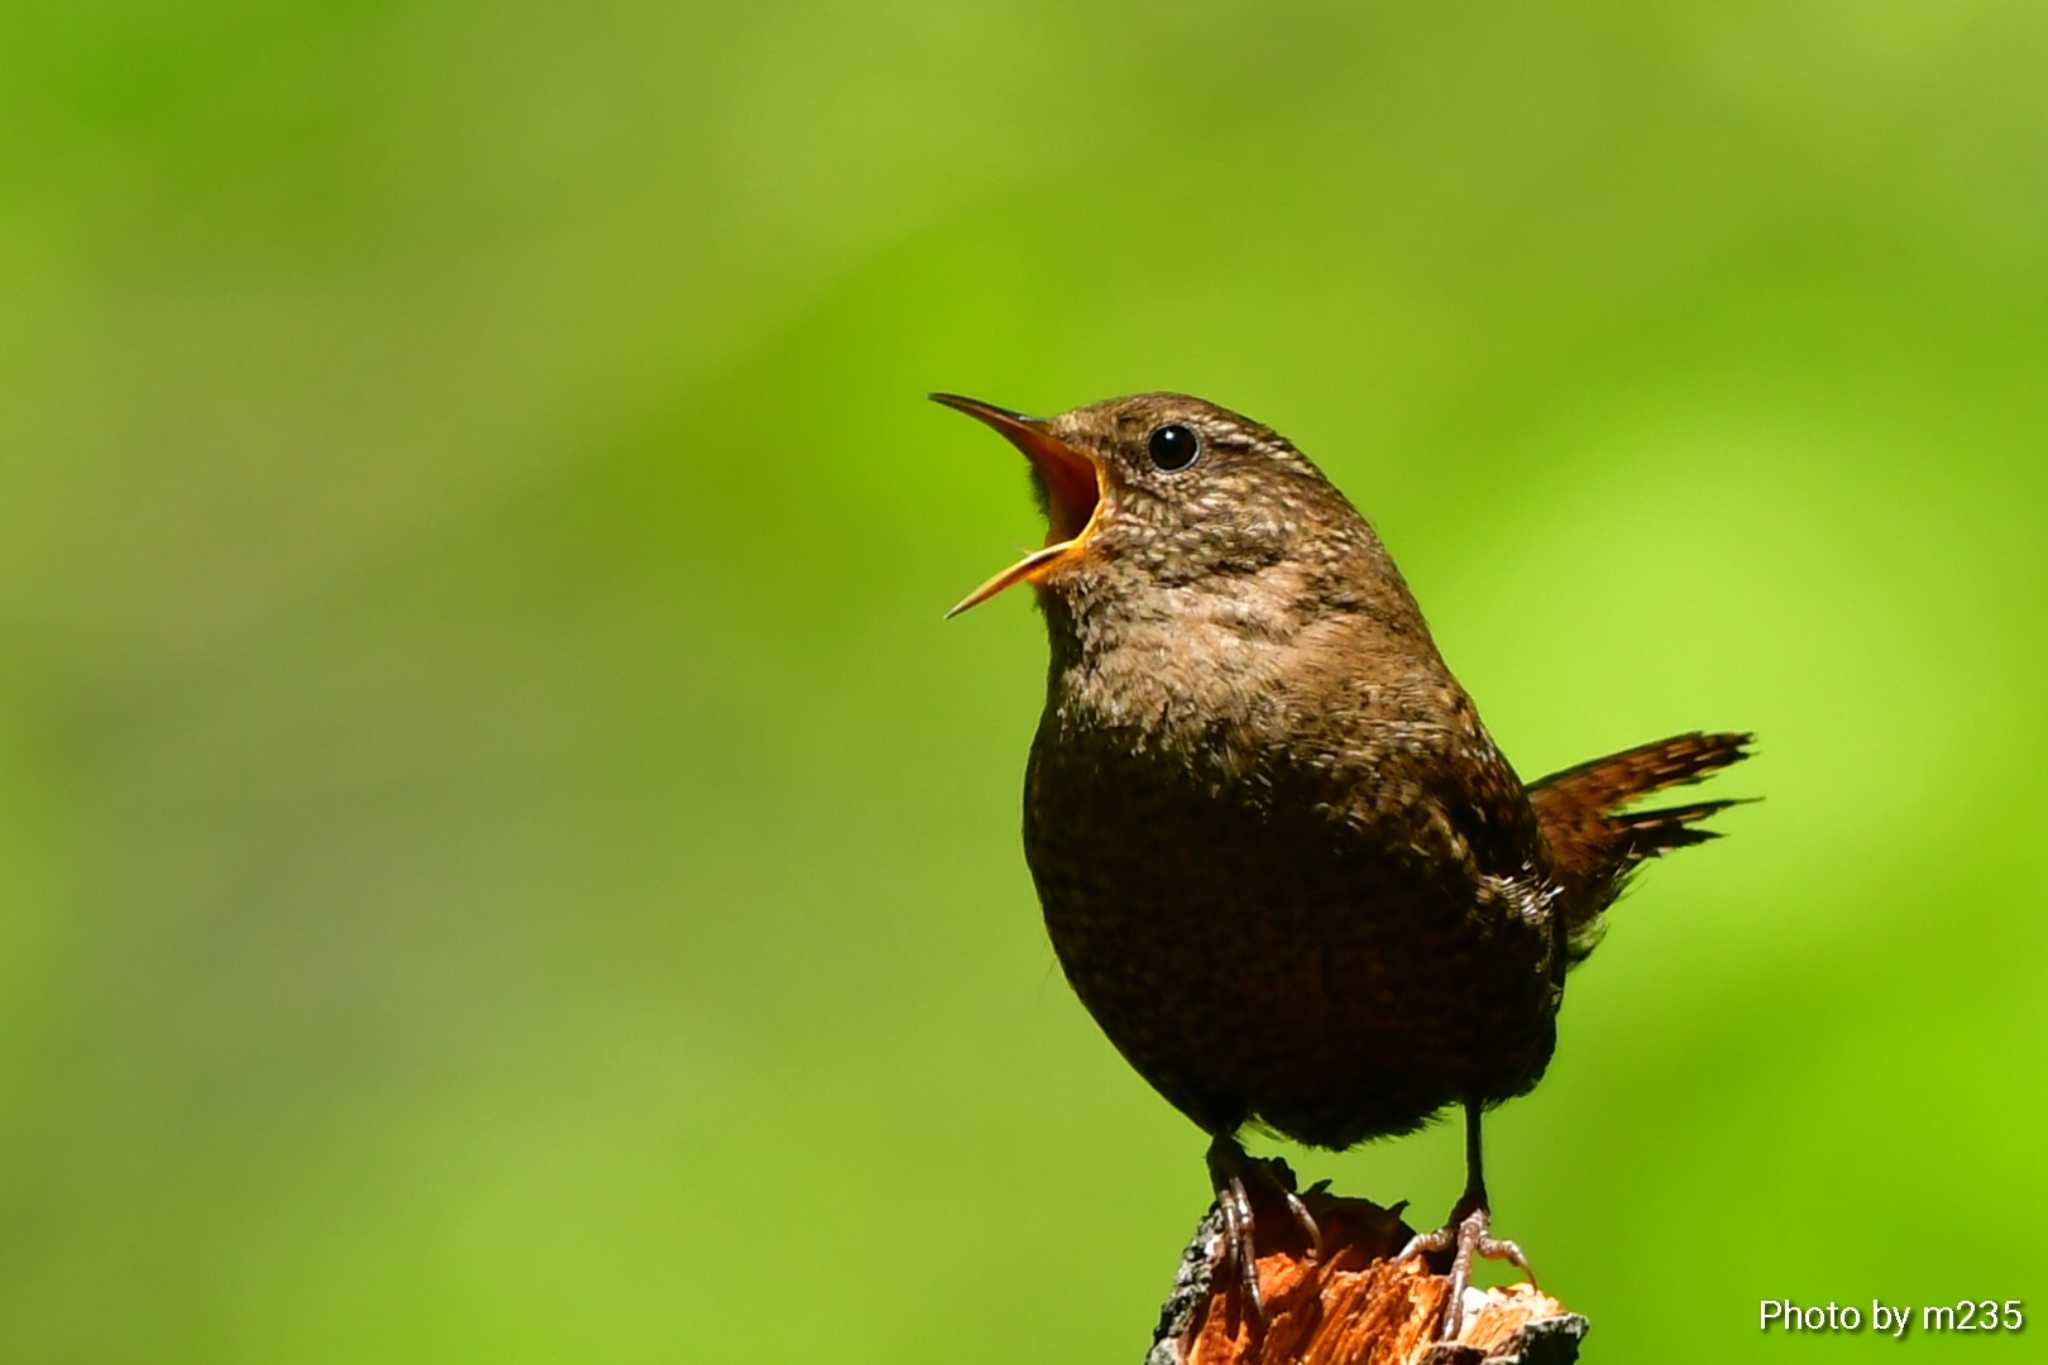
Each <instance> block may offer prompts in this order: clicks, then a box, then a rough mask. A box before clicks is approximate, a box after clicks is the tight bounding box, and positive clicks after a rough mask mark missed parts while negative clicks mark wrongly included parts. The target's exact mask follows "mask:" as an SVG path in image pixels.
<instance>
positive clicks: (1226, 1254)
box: [1208, 1133, 1323, 1326]
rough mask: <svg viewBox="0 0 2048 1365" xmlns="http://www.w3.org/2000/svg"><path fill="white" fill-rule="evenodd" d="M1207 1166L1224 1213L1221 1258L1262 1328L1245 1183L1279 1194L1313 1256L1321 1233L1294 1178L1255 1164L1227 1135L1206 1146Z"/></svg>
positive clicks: (1262, 1303)
mask: <svg viewBox="0 0 2048 1365" xmlns="http://www.w3.org/2000/svg"><path fill="white" fill-rule="evenodd" d="M1208 1162H1209V1184H1210V1187H1211V1188H1213V1189H1214V1190H1215V1191H1216V1206H1217V1207H1218V1208H1219V1209H1221V1210H1223V1259H1224V1261H1225V1262H1227V1263H1228V1262H1235V1263H1236V1266H1237V1276H1238V1284H1239V1285H1240V1286H1241V1287H1242V1288H1243V1290H1244V1304H1245V1313H1246V1316H1248V1317H1250V1318H1251V1319H1252V1320H1253V1321H1254V1322H1257V1323H1259V1324H1260V1325H1262V1326H1263V1325H1264V1323H1265V1321H1266V1301H1265V1299H1264V1298H1263V1297H1261V1296H1260V1294H1259V1264H1258V1255H1259V1253H1258V1247H1257V1246H1256V1245H1255V1243H1254V1240H1253V1235H1252V1230H1253V1223H1254V1219H1253V1217H1252V1199H1251V1191H1250V1189H1249V1188H1248V1186H1247V1184H1246V1182H1247V1181H1248V1180H1249V1181H1255V1182H1258V1183H1260V1184H1264V1185H1266V1186H1267V1187H1268V1188H1270V1189H1272V1190H1274V1191H1276V1192H1277V1193H1278V1194H1279V1195H1280V1197H1281V1199H1282V1200H1283V1201H1284V1202H1285V1203H1286V1205H1287V1212H1288V1213H1289V1214H1290V1215H1291V1216H1292V1217H1293V1219H1294V1222H1295V1225H1296V1226H1297V1227H1299V1228H1300V1229H1301V1231H1302V1234H1303V1235H1304V1236H1305V1237H1306V1238H1307V1239H1308V1247H1309V1255H1310V1256H1311V1257H1314V1256H1317V1255H1320V1254H1321V1252H1322V1249H1323V1232H1322V1229H1321V1228H1319V1227H1317V1226H1316V1220H1315V1218H1314V1216H1313V1215H1311V1214H1310V1213H1309V1211H1308V1205H1306V1204H1304V1203H1302V1202H1301V1196H1300V1195H1298V1194H1296V1193H1295V1192H1294V1186H1293V1176H1292V1175H1286V1176H1285V1177H1284V1178H1283V1176H1282V1175H1280V1174H1276V1173H1275V1172H1274V1170H1273V1163H1270V1162H1265V1161H1255V1160H1253V1159H1252V1157H1251V1156H1250V1155H1249V1154H1248V1153H1247V1152H1246V1151H1245V1149H1244V1148H1243V1147H1241V1146H1239V1145H1238V1142H1237V1139H1236V1138H1234V1137H1232V1136H1231V1135H1230V1134H1228V1133H1218V1134H1217V1135H1216V1136H1215V1138H1214V1139H1213V1140H1212V1141H1211V1142H1210V1143H1209V1152H1208ZM1281 1170H1282V1171H1283V1172H1284V1171H1285V1170H1286V1168H1285V1167H1284V1166H1283V1167H1281Z"/></svg>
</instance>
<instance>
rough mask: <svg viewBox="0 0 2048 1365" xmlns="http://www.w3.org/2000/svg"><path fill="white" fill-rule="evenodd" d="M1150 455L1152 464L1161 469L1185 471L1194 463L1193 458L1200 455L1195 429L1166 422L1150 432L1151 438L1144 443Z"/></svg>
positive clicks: (1200, 444)
mask: <svg viewBox="0 0 2048 1365" xmlns="http://www.w3.org/2000/svg"><path fill="white" fill-rule="evenodd" d="M1145 448H1146V449H1147V450H1149V451H1150V452H1151V454H1152V463H1153V464H1156V465H1158V466H1159V467H1160V468H1161V469H1186V468H1187V467H1188V466H1189V465H1191V464H1193V463H1194V462H1195V456H1197V455H1199V454H1201V453H1202V443H1201V441H1200V440H1198V439H1197V438H1196V436H1195V429H1194V428H1193V427H1190V426H1186V425H1183V424H1182V423H1180V422H1168V423H1167V424H1166V425H1165V426H1163V427H1157V428H1155V429H1154V430H1153V432H1152V438H1151V439H1150V440H1149V441H1147V442H1146V443H1145Z"/></svg>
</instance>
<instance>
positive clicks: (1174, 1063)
mask: <svg viewBox="0 0 2048 1365" xmlns="http://www.w3.org/2000/svg"><path fill="white" fill-rule="evenodd" d="M932 397H933V398H934V400H935V401H937V402H939V403H943V404H945V405H946V406H947V407H951V408H957V409H959V410H960V411H962V412H964V413H967V414H968V415H970V416H972V417H975V418H978V419H979V420H981V421H983V422H985V423H987V424H988V425H989V426H991V427H994V428H995V429H996V430H997V431H999V432H1001V433H1002V434H1003V435H1004V436H1005V437H1007V438H1008V439H1009V440H1010V442H1011V443H1012V444H1014V445H1015V446H1016V447H1017V448H1018V449H1019V450H1021V451H1022V452H1023V453H1024V454H1025V456H1026V457H1027V458H1028V459H1029V460H1030V463H1031V470H1032V475H1033V479H1034V482H1035V483H1036V485H1037V488H1038V492H1039V495H1040V498H1041V501H1042V502H1043V504H1044V509H1045V513H1046V518H1047V520H1048V521H1049V523H1050V526H1051V534H1050V536H1049V538H1048V540H1047V543H1046V545H1045V547H1044V548H1043V549H1041V550H1039V551H1037V552H1035V553H1033V554H1031V555H1029V556H1027V557H1026V558H1025V559H1023V560H1022V561H1021V562H1019V563H1017V564H1015V565H1013V566H1012V567H1010V568H1008V569H1005V570H1004V571H1003V572H1001V573H999V574H997V575H996V576H995V577H993V578H991V579H989V580H988V581H987V582H986V583H984V584H982V586H981V587H979V588H977V589H975V590H974V592H972V593H970V594H969V595H968V597H967V598H966V600H965V601H963V602H961V603H960V604H959V605H958V606H957V607H955V608H954V609H953V613H951V614H957V613H958V612H961V611H964V610H966V609H967V608H968V607H971V606H973V605H975V604H976V603H978V602H982V601H985V600H986V599H988V598H989V597H992V596H994V595H995V594H996V593H998V592H1000V591H1002V590H1003V589H1004V588H1006V587H1009V586H1011V585H1012V584H1015V583H1019V582H1029V583H1032V584H1034V585H1036V587H1037V589H1038V594H1039V601H1040V604H1041V605H1042V607H1043V608H1044V614H1045V621H1046V630H1047V633H1048V634H1049V636H1050V637H1051V643H1052V668H1051V673H1050V677H1049V679H1048V682H1047V689H1046V703H1045V713H1044V716H1043V717H1042V718H1041V720H1040V722H1039V727H1038V736H1037V739H1036V740H1035V741H1034V743H1033V744H1032V746H1031V758H1030V764H1029V767H1028V769H1027V772H1026V776H1025V786H1024V849H1025V855H1026V858H1027V860H1028V862H1029V863H1030V866H1031V874H1032V878H1033V880H1034V881H1035V882H1036V883H1037V887H1038V894H1039V898H1040V900H1041V901H1042V902H1043V904H1044V907H1045V922H1046V927H1047V929H1048V930H1049V931H1050V933H1051V937H1052V942H1053V947H1054V950H1055V951H1056V952H1057V953H1058V955H1059V959H1060V964H1061V966H1062V967H1063V968H1064V969H1065V971H1066V975H1067V979H1068V980H1069V981H1070V982H1071V983H1072V984H1073V987H1074V990H1075V992H1076V993H1077V994H1078V995H1079V996H1080V997H1081V1001H1082V1003H1083V1004H1084V1005H1086V1006H1087V1008H1088V1011H1089V1013H1090V1014H1092V1015H1093V1016H1094V1018H1095V1020H1096V1022H1097V1023H1098V1024H1100V1025H1101V1027H1102V1030H1103V1032H1105V1033H1106V1034H1108V1035H1109V1038H1110V1041H1111V1042H1112V1043H1114V1044H1115V1045H1116V1047H1117V1049H1118V1050H1119V1051H1120V1052H1122V1053H1123V1055H1124V1057H1125V1058H1126V1059H1127V1060H1128V1061H1129V1062H1130V1063H1131V1065H1132V1066H1134V1067H1136V1068H1137V1070H1138V1072H1139V1074H1140V1075H1142V1076H1143V1077H1144V1078H1145V1079H1146V1080H1147V1081H1149V1082H1151V1084H1152V1085H1153V1087H1154V1088H1155V1089H1157V1090H1158V1091H1159V1093H1160V1094H1161V1095H1163V1096H1165V1097H1166V1099H1167V1100H1168V1101H1169V1102H1170V1103H1172V1104H1173V1105H1174V1107H1175V1108H1177V1109H1179V1110H1180V1111H1181V1112H1182V1113H1183V1114H1186V1115H1187V1116H1188V1117H1189V1118H1190V1119H1192V1120H1194V1121H1195V1123H1197V1124H1199V1125H1200V1126H1201V1127H1202V1129H1203V1130H1204V1131H1206V1132H1207V1133H1209V1134H1210V1136H1211V1139H1212V1140H1211V1143H1210V1146H1209V1152H1208V1164H1209V1171H1210V1179H1211V1183H1212V1186H1213V1188H1214V1189H1215V1192H1216V1197H1217V1202H1218V1204H1219V1205H1220V1207H1221V1208H1222V1210H1223V1213H1224V1219H1225V1225H1226V1238H1225V1241H1226V1255H1227V1256H1228V1257H1229V1258H1230V1259H1231V1260H1233V1261H1234V1262H1235V1265H1236V1267H1237V1271H1238V1274H1239V1277H1240V1280H1241V1282H1242V1285H1243V1290H1244V1294H1245V1299H1246V1304H1247V1306H1248V1308H1249V1311H1250V1315H1251V1316H1252V1317H1253V1318H1254V1319H1255V1320H1256V1319H1258V1318H1260V1316H1261V1315H1262V1312H1263V1310H1262V1307H1261V1305H1260V1304H1259V1301H1258V1281H1257V1276H1256V1273H1255V1270H1254V1264H1253V1256H1254V1245H1253V1219H1252V1205H1251V1201H1250V1199H1249V1196H1248V1193H1247V1187H1246V1181H1247V1180H1248V1179H1264V1180H1271V1181H1274V1182H1275V1183H1278V1182H1277V1177H1275V1176H1272V1175H1270V1174H1268V1173H1267V1168H1266V1167H1264V1166H1263V1165H1262V1164H1260V1163H1257V1162H1253V1161H1252V1160H1251V1159H1250V1158H1248V1157H1247V1156H1246V1154H1245V1151H1244V1149H1243V1148H1242V1147H1241V1146H1239V1145H1238V1142H1237V1139H1236V1134H1237V1132H1238V1130H1239V1129H1240V1128H1241V1127H1243V1126H1244V1125H1245V1124H1247V1123H1253V1122H1257V1123H1260V1124H1263V1125H1265V1126H1266V1127H1268V1128H1271V1129H1273V1130H1276V1131H1278V1132H1279V1133H1281V1134H1284V1135H1286V1136H1288V1137H1291V1138H1294V1139H1296V1140H1298V1141H1300V1142H1303V1143H1307V1144H1309V1145H1312V1146H1317V1147H1328V1148H1334V1149H1342V1148H1346V1147H1350V1146H1352V1145H1353V1144H1355V1143H1358V1142H1362V1141H1364V1140H1366V1139H1368V1138H1376V1137H1385V1136H1389V1135H1393V1134H1399V1133H1406V1132H1409V1131H1412V1130H1413V1129H1415V1128H1418V1127H1420V1126H1421V1125H1422V1124H1423V1123H1425V1122H1427V1121H1428V1120H1429V1119H1430V1118H1431V1117H1432V1116H1433V1115H1435V1114H1436V1113H1438V1112H1439V1111H1440V1110H1442V1109H1444V1108H1446V1107H1447V1106H1450V1105H1454V1104H1455V1105H1461V1106H1463V1108H1464V1111H1465V1122H1466V1147H1465V1152H1466V1171H1467V1179H1466V1187H1465V1191H1464V1194H1463V1195H1462V1196H1461V1197H1460V1198H1459V1200H1458V1201H1457V1203H1456V1205H1455V1206H1454V1207H1453V1209H1452V1211H1451V1216H1450V1219H1449V1221H1448V1223H1447V1225H1446V1226H1445V1227H1443V1228H1442V1229H1440V1230H1438V1231H1436V1232H1432V1233H1427V1234H1424V1235H1422V1236H1420V1237H1417V1238H1416V1239H1415V1241H1414V1242H1412V1243H1410V1245H1409V1247H1408V1249H1407V1251H1404V1252H1403V1255H1408V1254H1413V1253H1415V1252H1419V1251H1431V1252H1438V1253H1441V1252H1446V1251H1448V1252H1451V1253H1453V1255H1452V1276H1453V1280H1452V1293H1451V1295H1450V1299H1449V1304H1450V1306H1449V1308H1448V1310H1447V1314H1446V1321H1445V1322H1444V1324H1443V1331H1444V1334H1445V1335H1446V1336H1455V1335H1456V1333H1457V1330H1458V1317H1459V1312H1460V1309H1459V1300H1460V1298H1461V1297H1462V1291H1463V1289H1464V1286H1465V1284H1466V1283H1467V1281H1468V1279H1469V1275H1470V1270H1471V1262H1472V1258H1473V1257H1474V1256H1475V1255H1480V1256H1491V1257H1497V1258H1503V1259H1508V1260H1512V1261H1514V1262H1515V1263H1516V1264H1517V1265H1519V1266H1521V1268H1522V1269H1523V1270H1524V1271H1525V1272H1526V1271H1527V1270H1528V1262H1527V1261H1526V1260H1525V1259H1524V1258H1523V1256H1522V1253H1521V1251H1520V1250H1519V1249H1518V1248H1517V1247H1516V1246H1515V1245H1514V1243H1512V1242H1508V1241H1502V1240H1498V1239H1496V1238H1494V1237H1493V1236H1492V1234H1491V1226H1490V1224H1491V1215H1490V1211H1489V1208H1488V1204H1487V1195H1486V1184H1485V1180H1484V1177H1483V1174H1482V1168H1481V1162H1480V1116H1481V1114H1482V1113H1483V1111H1484V1110H1485V1109H1486V1108H1487V1107H1489V1106H1491V1105H1495V1104H1498V1103H1500V1102H1501V1101H1503V1100H1507V1099H1511V1098H1513V1097H1514V1096H1516V1095H1520V1094H1524V1093H1526V1092H1527V1091H1528V1090H1529V1089H1530V1088H1531V1087H1532V1086H1534V1085H1535V1084H1536V1082H1537V1079H1538V1078H1539V1077H1541V1076H1542V1074H1543V1070H1544V1067H1545V1065H1546V1064H1547V1063H1548V1062H1549V1060H1550V1055H1551V1050H1552V1048H1553V1047H1554V1045H1555V1043H1556V1019H1557V1010H1558V1004H1559V1001H1560V1000H1561V999H1562V998H1563V994H1564V981H1565V970H1566V968H1568V967H1569V966H1571V965H1572V964H1574V963H1576V962H1578V961H1579V960H1581V959H1582V958H1584V957H1585V955H1586V954H1587V953H1588V952H1589V951H1590V950H1591V949H1592V947H1593V945H1594V943H1595V942H1596V940H1597V939H1598V938H1599V936H1600V931H1601V913H1602V911H1604V910H1605V909H1606V908H1607V907H1608V906H1609V905H1610V904H1611V903H1612V902H1613V901H1614V899H1615V897H1616V896H1617V895H1618V894H1619V893H1620V891H1621V889H1622V885H1623V883H1624V882H1625V881H1626V880H1627V878H1628V876H1629V874H1630V873H1631V872H1632V871H1633V870H1634V869H1635V868H1636V866H1637V865H1638V864H1639V863H1641V862H1642V861H1643V860H1644V859H1646V858H1650V857H1653V856H1655V855H1657V854H1660V853H1663V852H1665V851H1667V850H1669V849H1674V848H1683V847H1685V846H1686V845H1689V844H1696V843H1700V842H1702V841H1703V840H1706V839H1709V838H1712V837H1713V835H1712V833H1711V832H1710V831H1707V830H1704V829H1701V828H1699V827H1698V825H1699V822H1700V821H1701V820H1703V819H1705V818H1706V817H1708V816H1710V815H1712V814H1714V813H1715V812H1716V811H1719V810H1721V809H1723V808H1724V807H1726V806H1728V805H1730V804H1732V803H1730V802H1728V801H1701V802H1694V803H1690V804H1685V805H1679V806H1673V807H1666V808H1662V809H1657V810H1649V811H1640V812H1634V813H1630V812H1628V811H1626V810H1625V809H1624V808H1625V807H1626V806H1628V805H1629V804H1630V803H1631V802H1633V801H1635V800H1636V799H1637V798H1639V797H1643V796H1647V795H1649V794H1650V793H1652V792H1656V791H1661V790H1663V789H1664V788H1667V787H1671V786H1675V785H1678V784H1680V783H1686V782H1694V781H1697V780H1699V779H1700V778H1702V777H1704V776H1706V775H1707V774H1709V773H1711V772H1712V771H1714V770H1715V769H1717V768H1720V767H1722V766H1724V765H1726V764H1729V763H1733V762H1735V761H1736V760H1738V759H1740V758H1743V757H1745V756H1746V749H1745V745H1746V744H1747V743H1748V741H1749V736H1747V735H1743V734H1702V733H1693V734H1685V735H1679V736H1675V737H1673V738H1671V739H1665V740H1659V741H1657V742H1656V743H1654V744H1646V745H1642V746H1640V747H1638V748H1634V749H1629V750H1626V751H1624V752H1622V753H1618V754H1614V755H1611V756H1609V757H1606V758H1598V759H1594V760H1593V761H1592V762H1590V763H1584V764H1581V765H1579V766H1578V767H1576V768H1569V769H1566V770H1565V771H1564V772H1560V773H1553V774H1552V775H1551V776H1549V777H1546V778H1543V779H1541V780H1540V781H1537V782H1533V783H1528V784H1524V783H1523V782H1522V780H1521V779H1520V778H1519V777H1517V776H1516V775H1515V770H1514V769H1513V768H1511V767H1510V766H1509V765H1508V762H1507V760H1506V759H1505V758H1503V757H1502V756H1501V753H1500V751H1499V750H1498V749H1497V748H1495V747H1494V743H1493V740H1492V739H1491V738H1489V737H1488V735H1487V733H1486V729H1485V727H1484V726H1483V725H1481V724H1480V721H1479V714H1478V712H1477V711H1476V710H1474V708H1473V705H1472V701H1471V699H1470V698H1469V697H1467V696H1466V695H1465V691H1464V689H1463V688H1461V687H1460V686H1459V685H1458V682H1457V680H1456V679H1455V678H1453V677H1452V676H1451V672H1450V669H1449V668H1447V667H1446V666H1445V665H1444V661H1443V659H1442V658H1441V657H1440V656H1439V655H1438V654H1437V650H1436V646H1435V644H1434V643H1433V642H1432V641H1431V639H1430V635H1429V630H1428V627H1427V626H1426V625H1425V624H1424V623H1423V619H1422V613H1421V611H1420V610H1418V609H1417V607H1416V605H1415V599H1414V598H1413V597H1412V596H1410V595H1409V592H1408V585H1407V584H1406V583H1405V582H1403V581H1402V578H1401V575H1400V572H1399V571H1398V570H1396V569H1395V567H1394V563H1393V560H1392V559H1391V558H1389V557H1388V555H1387V551H1386V549H1385V547H1384V546H1382V545H1381V544H1380V540H1379V537H1378V536H1377V535H1376V534H1375V533H1374V532H1373V529H1372V527H1371V526H1370V525H1368V524H1367V523H1366V521H1365V519H1364V518H1363V517H1361V516H1360V515H1359V514H1358V513H1357V511H1356V510H1354V509H1353V508H1352V506H1351V504H1350V503H1349V502H1348V501H1346V500H1345V498H1344V495H1343V494H1342V493H1340V492H1338V491H1337V489H1336V487H1335V486H1334V485H1332V484H1331V483H1330V482H1329V480H1328V479H1326V478H1325V477H1324V476H1323V474H1322V473H1321V471H1319V470H1318V469H1317V468H1316V467H1315V466H1314V465H1313V464H1311V463H1310V462H1309V461H1308V459H1307V458H1306V457H1305V456H1304V455H1302V453H1301V452H1300V451H1298V450H1296V449H1295V448H1294V447H1293V446H1292V445H1290V444H1289V443H1288V442H1287V441H1286V440H1285V439H1284V438H1282V437H1281V436H1279V435H1278V434H1276V433H1275V432H1273V431H1272V430H1270V429H1268V428H1266V427H1264V426H1261V425H1259V424H1258V423H1257V422H1254V421H1251V420H1249V419H1247V418H1245V417H1241V416H1239V415H1238V414H1236V413H1233V412H1230V411H1228V410H1226V409H1223V408H1220V407H1217V406H1216V405H1214V404H1212V403H1207V402H1204V401H1202V400H1201V399H1199V398H1190V397H1187V396H1185V395H1182V394H1172V393H1152V394H1140V395H1137V396H1134V397H1129V398H1115V399H1110V400H1108V401H1106V402H1101V403H1094V404H1091V405H1089V406H1087V407H1082V408H1076V409H1074V410H1073V411H1072V412H1068V413H1063V414H1061V415H1060V416H1058V417H1052V418H1044V419H1039V418H1031V417H1025V416H1022V415H1020V414H1018V413H1014V412H1009V411H1006V410H1005V409H1002V408H997V407H992V406H990V405H989V404H987V403H982V402H978V401H976V400H974V399H970V398H961V397H958V396H956V395H953V394H934V395H932ZM1280 1193H1281V1194H1282V1195H1283V1196H1284V1197H1285V1198H1286V1199H1287V1201H1288V1203H1289V1206H1290V1207H1291V1208H1292V1210H1293V1212H1294V1214H1295V1217H1296V1218H1297V1219H1298V1220H1299V1221H1300V1222H1301V1223H1302V1224H1303V1225H1304V1228H1305V1229H1306V1231H1307V1232H1308V1233H1309V1236H1310V1240H1311V1244H1312V1245H1313V1244H1314V1243H1315V1241H1316V1237H1315V1228H1314V1223H1313V1220H1312V1219H1310V1218H1309V1216H1308V1214H1307V1211H1306V1209H1305V1208H1304V1207H1303V1206H1302V1205H1301V1203H1300V1201H1299V1200H1298V1199H1296V1198H1295V1197H1294V1195H1293V1193H1292V1192H1291V1191H1289V1190H1286V1189H1284V1188H1282V1189H1281V1190H1280Z"/></svg>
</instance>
